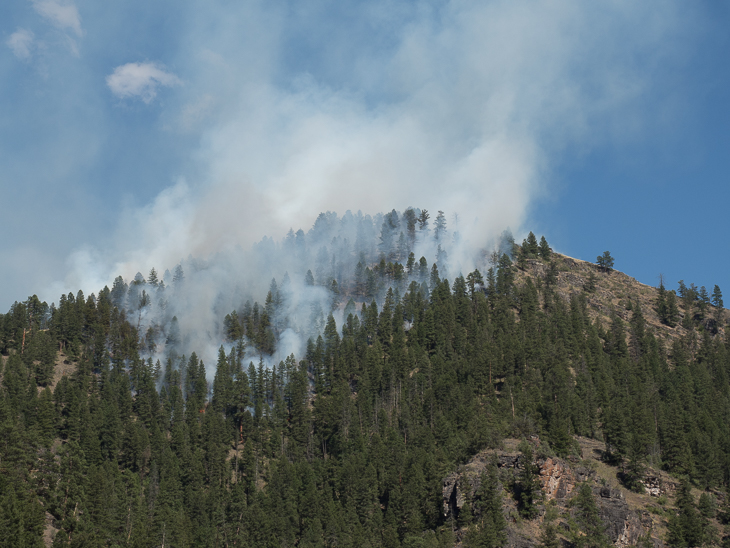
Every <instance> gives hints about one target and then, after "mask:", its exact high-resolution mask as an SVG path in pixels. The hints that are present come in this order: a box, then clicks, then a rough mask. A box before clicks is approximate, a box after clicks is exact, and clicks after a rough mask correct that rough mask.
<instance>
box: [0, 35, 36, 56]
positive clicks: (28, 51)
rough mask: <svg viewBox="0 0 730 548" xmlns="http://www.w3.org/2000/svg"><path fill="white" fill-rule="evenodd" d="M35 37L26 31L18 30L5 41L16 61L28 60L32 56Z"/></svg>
mask: <svg viewBox="0 0 730 548" xmlns="http://www.w3.org/2000/svg"><path fill="white" fill-rule="evenodd" d="M34 41H35V35H34V34H33V32H32V31H30V30H28V29H18V30H16V31H15V32H14V33H13V34H11V35H10V37H9V38H8V39H7V40H6V41H5V43H6V44H7V46H8V47H9V48H10V49H11V50H12V51H13V53H14V54H15V56H16V57H17V58H18V59H28V58H30V56H31V55H32V54H33V46H34Z"/></svg>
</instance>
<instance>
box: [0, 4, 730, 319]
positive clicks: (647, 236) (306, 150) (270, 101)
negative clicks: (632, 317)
mask: <svg viewBox="0 0 730 548" xmlns="http://www.w3.org/2000/svg"><path fill="white" fill-rule="evenodd" d="M637 4H639V3H635V2H628V1H616V2H591V3H587V2H581V1H577V0H576V1H569V0H562V1H551V2H547V1H538V0H534V1H527V2H524V3H520V4H519V5H518V4H517V3H514V2H506V1H498V2H484V1H480V2H476V1H474V2H472V1H469V0H460V1H451V2H449V1H423V2H397V1H391V0H382V1H379V0H374V1H371V2H357V1H338V2H335V1H324V0H321V1H310V2H285V1H279V2H277V1H273V2H246V3H238V2H235V3H230V2H223V1H219V2H208V3H206V4H205V7H204V8H202V7H201V4H200V3H197V2H186V1H176V2H174V3H173V2H141V1H134V0H130V1H125V2H105V3H99V2H91V1H83V0H31V1H20V0H10V1H8V2H3V3H2V5H0V40H1V43H0V73H1V74H2V78H1V79H0V109H1V111H2V116H0V203H2V205H3V207H2V210H1V212H0V216H1V217H0V218H2V225H3V231H2V237H1V238H0V252H1V253H2V255H0V256H1V257H2V260H0V279H1V280H2V281H3V283H2V286H1V287H0V309H2V310H7V308H8V307H9V306H10V304H11V303H12V302H13V301H15V300H23V299H25V298H26V297H27V296H28V295H30V294H32V293H38V294H39V295H40V296H41V297H42V298H45V299H52V300H56V299H57V298H58V295H60V293H61V292H62V291H64V292H65V291H69V290H73V291H76V290H77V289H78V288H83V289H84V290H85V291H87V292H89V291H93V290H97V289H99V288H100V287H101V286H102V285H103V284H104V283H107V281H108V280H110V278H113V277H114V276H115V275H116V274H119V273H121V274H124V275H125V276H130V275H133V274H134V273H135V272H136V271H142V272H147V271H149V269H150V268H151V267H152V266H156V267H157V268H161V269H164V268H165V267H171V266H173V265H174V264H175V263H176V262H177V261H178V260H179V259H180V258H183V257H187V256H188V255H189V254H193V255H195V256H205V255H206V254H211V253H215V252H220V251H225V250H227V249H231V248H232V247H233V246H236V245H244V246H245V245H248V244H250V243H251V242H255V241H257V240H259V239H260V238H261V237H262V236H264V235H269V236H273V237H275V238H280V237H282V236H283V235H284V234H285V233H286V231H287V230H288V229H289V227H290V226H293V227H294V228H295V230H296V229H297V228H298V227H300V226H301V227H303V228H304V229H305V230H306V229H307V228H308V227H309V226H311V224H312V223H313V221H314V219H315V218H316V216H317V214H318V213H319V212H320V211H323V210H335V211H338V212H339V213H343V212H344V211H345V210H347V209H352V210H358V209H361V210H363V211H364V212H367V213H376V212H379V211H389V210H390V209H392V208H397V209H404V208H405V207H407V206H409V205H413V206H417V207H427V208H428V209H429V210H432V211H435V210H437V209H443V210H445V211H446V212H447V213H448V214H453V213H458V214H459V216H460V218H461V219H462V223H463V226H462V227H460V229H461V231H462V232H464V233H465V234H466V235H467V239H468V241H469V242H470V243H471V245H472V246H473V247H474V248H475V249H476V248H478V247H479V246H483V245H486V244H487V243H488V242H489V241H490V239H491V238H493V237H494V235H495V234H498V233H499V232H501V230H502V229H503V228H504V227H505V226H510V227H511V228H512V230H513V232H515V234H516V235H523V234H524V233H526V231H528V230H534V231H535V232H536V233H538V234H545V235H546V237H547V238H548V240H549V241H550V243H551V244H552V245H553V247H555V248H556V249H558V250H559V251H561V252H564V253H567V254H569V255H571V256H574V257H578V258H581V259H586V260H595V257H596V255H598V254H600V253H602V252H603V251H604V250H606V249H608V250H610V251H611V252H612V254H613V256H614V257H615V259H616V267H617V268H619V269H621V270H623V271H625V272H627V273H628V274H629V275H631V276H634V277H636V278H637V279H639V280H640V281H642V282H644V283H649V284H653V285H655V284H656V283H657V276H658V274H659V273H663V274H664V275H665V278H666V280H667V282H668V284H669V285H670V287H676V282H677V281H678V280H679V279H684V280H685V281H686V282H687V283H690V282H693V283H696V284H697V285H706V286H708V287H709V288H711V287H712V286H713V285H714V284H719V285H720V287H721V288H723V289H725V290H726V291H727V292H728V295H729V296H730V279H729V278H730V277H729V276H728V274H727V273H728V271H729V270H730V269H729V267H730V259H729V258H728V256H727V254H726V253H724V249H723V248H724V244H725V240H726V238H727V236H728V228H727V222H728V221H727V214H726V210H727V204H728V203H730V200H729V198H730V190H728V188H729V186H728V184H727V157H728V156H730V155H729V154H728V149H729V145H730V119H729V112H730V107H729V106H728V99H729V98H730V93H729V92H728V85H729V84H730V67H729V66H728V63H727V55H728V49H729V46H730V38H729V37H728V33H727V28H728V25H729V23H730V10H729V9H728V8H727V7H726V6H727V5H726V4H725V3H721V2H714V3H712V2H692V3H688V2H671V1H668V2H662V3H656V4H652V5H648V4H649V3H642V5H637Z"/></svg>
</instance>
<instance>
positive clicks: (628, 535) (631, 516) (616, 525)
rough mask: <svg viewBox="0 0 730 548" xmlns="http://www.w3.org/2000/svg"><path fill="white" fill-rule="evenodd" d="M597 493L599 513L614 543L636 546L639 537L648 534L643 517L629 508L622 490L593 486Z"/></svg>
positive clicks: (595, 493)
mask: <svg viewBox="0 0 730 548" xmlns="http://www.w3.org/2000/svg"><path fill="white" fill-rule="evenodd" d="M593 494H594V495H597V499H598V500H597V502H598V515H599V516H600V517H601V520H603V523H605V524H606V533H607V534H608V537H609V538H610V539H611V541H612V542H613V543H614V545H616V546H619V547H622V548H623V547H624V546H636V544H637V543H638V541H639V538H640V537H641V536H643V535H645V534H646V531H645V530H644V527H643V525H642V522H641V519H640V518H639V516H638V515H637V514H636V512H632V511H631V510H630V509H629V505H628V504H626V501H625V500H624V497H623V495H622V494H621V491H619V490H617V489H610V488H608V487H600V488H596V487H594V488H593Z"/></svg>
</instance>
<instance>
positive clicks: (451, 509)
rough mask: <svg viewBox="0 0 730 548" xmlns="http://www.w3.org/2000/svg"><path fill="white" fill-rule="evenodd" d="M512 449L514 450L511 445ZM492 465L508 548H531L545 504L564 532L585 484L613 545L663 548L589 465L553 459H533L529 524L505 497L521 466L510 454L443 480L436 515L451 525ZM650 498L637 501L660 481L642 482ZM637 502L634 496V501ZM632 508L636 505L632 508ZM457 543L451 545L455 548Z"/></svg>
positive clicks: (645, 521) (486, 455)
mask: <svg viewBox="0 0 730 548" xmlns="http://www.w3.org/2000/svg"><path fill="white" fill-rule="evenodd" d="M512 445H514V444H512ZM492 459H493V460H494V462H496V465H497V469H498V477H499V481H500V483H501V487H502V489H503V509H504V514H505V517H506V518H507V522H508V528H509V530H508V535H507V536H508V545H509V546H511V547H514V548H527V547H530V546H534V545H535V544H537V538H538V534H539V529H540V526H541V524H542V522H543V519H544V509H545V504H546V503H549V502H550V501H554V504H555V506H556V508H557V510H558V512H559V515H560V517H559V521H558V524H559V526H560V530H561V531H563V532H567V529H568V520H569V518H570V517H574V513H575V509H574V508H572V507H571V504H570V502H571V499H572V498H573V497H574V495H575V494H576V493H577V490H576V489H577V486H579V485H580V484H581V483H583V482H588V483H589V484H590V486H591V489H592V491H593V495H594V498H595V500H596V505H597V507H598V510H599V516H600V518H601V520H602V521H603V523H604V525H605V531H606V534H607V535H608V537H609V538H610V539H611V541H612V542H613V544H614V545H615V546H617V547H620V548H623V547H628V546H636V545H637V544H638V543H639V541H640V540H641V539H642V537H644V538H650V539H651V541H652V543H653V544H654V545H655V546H656V547H661V546H663V542H662V541H661V539H660V538H659V535H658V534H657V531H656V530H655V524H654V521H653V519H652V515H651V514H650V513H649V512H647V511H646V510H645V509H642V508H632V507H631V506H630V504H629V503H628V502H627V500H626V495H625V493H626V491H625V490H624V489H623V488H620V487H619V486H617V485H608V484H607V482H606V479H605V477H602V476H601V475H599V474H598V473H597V471H596V469H595V467H594V466H592V463H594V462H596V461H595V460H593V459H590V458H588V459H585V460H583V459H579V458H577V457H573V458H571V459H570V460H565V459H560V458H557V457H546V458H538V459H537V460H536V464H537V466H538V468H539V480H540V484H541V487H542V495H543V500H542V501H541V504H540V512H539V515H538V517H537V518H536V519H535V520H532V521H528V520H524V519H520V518H519V514H518V512H517V505H516V502H515V499H514V497H513V495H512V493H511V487H512V485H514V481H515V478H516V477H517V476H518V475H519V473H520V471H521V470H522V468H523V466H524V462H523V460H524V457H523V455H522V454H521V453H519V452H516V451H509V450H507V451H492V450H487V451H482V452H481V453H479V454H477V455H476V456H475V457H474V458H473V459H472V460H471V461H469V462H468V463H467V464H465V465H463V466H461V467H460V468H459V469H458V470H455V471H454V472H452V473H451V474H449V475H448V476H447V477H446V478H444V481H443V506H442V510H443V513H444V516H445V517H446V518H447V519H452V522H453V523H457V521H458V516H459V512H460V511H461V509H462V508H463V507H464V505H465V504H466V503H467V502H468V503H469V504H470V505H471V504H472V501H473V499H474V496H475V494H476V492H477V490H478V489H479V486H480V483H481V481H482V480H483V478H484V477H485V475H484V474H485V472H486V471H487V468H488V466H489V465H490V462H491V461H492ZM647 483H649V488H650V489H654V491H653V492H647V493H646V494H644V495H641V497H646V498H649V497H651V496H652V495H654V496H658V495H659V494H661V493H662V492H663V491H662V488H661V486H660V485H661V481H660V480H659V479H658V478H653V479H652V480H650V481H648V482H647ZM634 496H638V495H634ZM634 506H636V505H634ZM455 532H456V538H457V540H461V539H462V538H463V531H462V530H461V529H459V528H458V527H456V528H455ZM459 545H460V543H457V546H459Z"/></svg>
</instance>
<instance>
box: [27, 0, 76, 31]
mask: <svg viewBox="0 0 730 548" xmlns="http://www.w3.org/2000/svg"><path fill="white" fill-rule="evenodd" d="M33 9H35V11H36V12H37V13H38V14H39V15H40V16H42V17H44V18H45V19H47V20H48V21H49V22H50V23H51V24H52V25H53V26H55V27H57V28H59V29H61V30H63V31H67V30H70V31H72V32H73V33H74V34H76V36H79V37H80V36H81V35H82V34H83V31H82V29H81V17H80V16H79V10H78V9H76V6H75V5H74V3H73V2H69V1H64V0H33Z"/></svg>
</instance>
